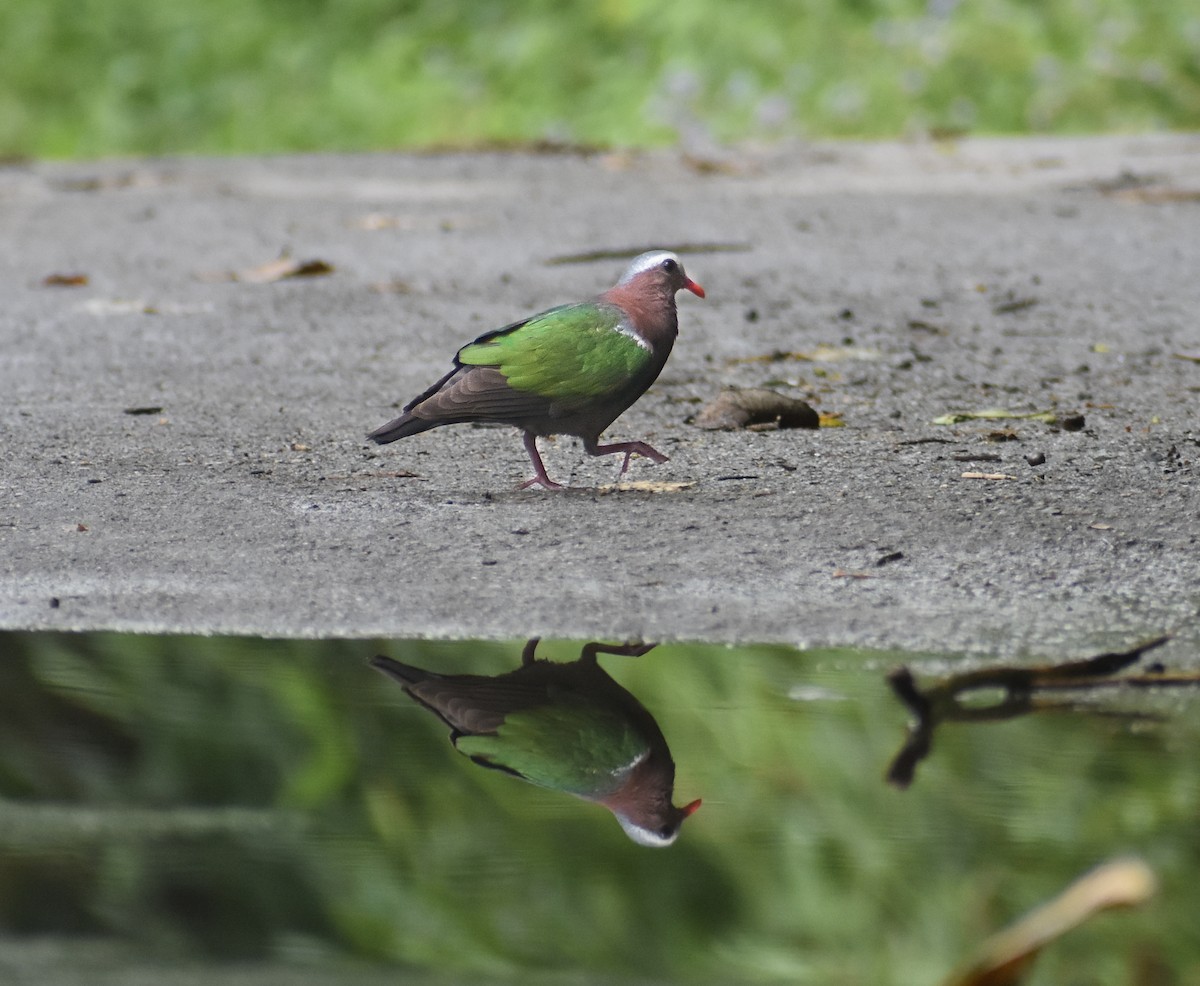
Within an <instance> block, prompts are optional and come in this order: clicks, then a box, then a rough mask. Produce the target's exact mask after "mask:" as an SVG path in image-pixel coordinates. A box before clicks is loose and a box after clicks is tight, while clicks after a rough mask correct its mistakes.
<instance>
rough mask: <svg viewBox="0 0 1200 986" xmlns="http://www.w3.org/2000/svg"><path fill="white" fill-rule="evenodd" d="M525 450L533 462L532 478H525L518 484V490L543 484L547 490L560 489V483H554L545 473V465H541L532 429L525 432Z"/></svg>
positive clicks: (535, 437) (535, 436)
mask: <svg viewBox="0 0 1200 986" xmlns="http://www.w3.org/2000/svg"><path fill="white" fill-rule="evenodd" d="M525 451H526V452H528V453H529V460H530V461H531V462H532V463H533V473H534V475H533V479H527V480H526V481H525V482H523V483H522V484H521V485H520V486H518V487H517V489H519V490H527V489H529V487H531V486H539V485H540V486H544V487H546V489H548V490H561V489H562V488H563V487H562V483H556V482H555V481H554V480H553V479H551V478H550V477H549V476H547V475H546V467H545V466H544V465H542V457H541V456H540V455H538V448H537V435H535V434H534V433H533V432H532V431H527V432H525Z"/></svg>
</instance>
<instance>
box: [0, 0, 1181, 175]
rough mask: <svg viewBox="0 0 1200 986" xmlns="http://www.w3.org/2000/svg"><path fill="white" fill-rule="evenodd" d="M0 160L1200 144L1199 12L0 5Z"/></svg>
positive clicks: (792, 4)
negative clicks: (783, 142)
mask: <svg viewBox="0 0 1200 986" xmlns="http://www.w3.org/2000/svg"><path fill="white" fill-rule="evenodd" d="M0 64H3V65H4V67H5V70H4V73H3V74H2V75H0V153H4V154H33V155H50V156H93V155H105V154H133V153H167V152H171V153H179V152H190V153H197V152H200V153H228V152H268V151H294V150H306V149H322V150H338V149H340V150H351V149H359V150H362V149H375V148H391V147H420V146H428V145H430V144H453V145H460V146H461V145H475V144H479V143H481V142H487V141H530V140H540V139H546V138H549V139H553V140H565V141H573V142H584V143H600V144H622V145H629V144H632V145H646V144H662V143H667V142H670V141H673V140H675V139H677V138H679V137H681V136H682V137H684V138H685V139H694V138H697V137H700V136H703V137H705V138H708V137H716V138H718V139H746V138H755V137H772V136H776V135H797V134H799V135H843V136H880V135H892V136H895V135H902V134H906V133H913V132H925V131H928V130H931V129H932V130H948V131H952V132H985V133H986V132H992V133H995V132H1008V133H1013V132H1025V131H1030V130H1033V131H1058V132H1078V131H1084V130H1110V129H1146V128H1161V127H1173V128H1194V127H1196V126H1197V125H1198V124H1200V15H1198V14H1197V10H1196V6H1195V4H1194V2H1193V0H1155V2H1154V3H1140V2H1138V0H1047V2H1044V3H1031V2H1028V0H974V2H970V3H964V2H956V0H935V2H926V0H840V2H839V0H821V2H812V0H807V2H800V0H780V2H776V3H756V4H747V5H743V6H741V7H739V8H738V9H737V11H736V14H734V13H733V12H731V10H730V8H729V7H728V5H725V4H721V3H718V2H716V0H694V2H691V3H687V4H669V5H663V4H659V3H649V2H647V0H604V2H600V3H586V4H562V3H552V2H549V0H520V2H514V3H505V4H486V3H476V2H470V0H438V2H436V3H434V2H430V0H424V2H423V0H339V2H337V3H333V2H329V0H198V2H195V3H187V4H176V3H155V2H152V0H8V2H7V3H5V4H2V5H0Z"/></svg>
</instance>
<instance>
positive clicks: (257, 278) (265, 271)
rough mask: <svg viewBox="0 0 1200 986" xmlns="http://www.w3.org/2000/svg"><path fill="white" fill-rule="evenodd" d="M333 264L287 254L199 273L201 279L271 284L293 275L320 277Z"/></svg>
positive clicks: (329, 272) (331, 270) (330, 272)
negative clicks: (241, 267)
mask: <svg viewBox="0 0 1200 986" xmlns="http://www.w3.org/2000/svg"><path fill="white" fill-rule="evenodd" d="M333 271H334V266H333V264H331V263H329V262H328V261H325V260H317V259H313V260H296V259H295V258H294V257H290V256H288V255H287V254H283V255H282V256H279V257H276V258H275V259H274V260H269V261H267V263H265V264H260V265H259V266H258V267H247V268H245V269H244V270H231V271H224V272H219V273H205V274H201V275H200V279H201V280H202V281H242V282H244V283H246V284H271V283H273V282H275V281H283V280H286V279H288V278H293V277H321V276H323V275H325V274H332V273H333Z"/></svg>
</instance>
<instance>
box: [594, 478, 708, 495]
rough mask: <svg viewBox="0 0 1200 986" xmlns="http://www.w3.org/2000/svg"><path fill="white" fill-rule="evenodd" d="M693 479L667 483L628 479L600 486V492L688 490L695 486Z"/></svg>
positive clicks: (671, 491)
mask: <svg viewBox="0 0 1200 986" xmlns="http://www.w3.org/2000/svg"><path fill="white" fill-rule="evenodd" d="M695 485H696V483H695V480H692V481H690V482H680V483H668V482H658V481H655V480H628V481H626V482H623V483H610V484H609V485H607V486H601V487H600V492H601V493H679V492H680V491H682V490H690V489H691V488H692V487H693V486H695Z"/></svg>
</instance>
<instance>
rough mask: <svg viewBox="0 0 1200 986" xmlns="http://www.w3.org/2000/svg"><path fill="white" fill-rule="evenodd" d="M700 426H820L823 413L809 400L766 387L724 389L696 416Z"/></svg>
mask: <svg viewBox="0 0 1200 986" xmlns="http://www.w3.org/2000/svg"><path fill="white" fill-rule="evenodd" d="M692 424H694V425H695V426H696V427H697V428H706V429H708V430H710V431H736V430H737V429H739V428H754V427H756V426H763V428H764V429H772V428H780V429H782V428H819V427H820V425H821V419H820V416H819V415H818V414H817V412H816V411H814V410H813V409H812V407H810V406H809V405H808V404H806V403H805V402H804V401H802V400H797V399H796V398H794V397H787V396H785V395H783V394H779V393H776V392H775V391H773V390H767V389H765V388H750V389H747V390H733V389H730V390H723V391H721V393H720V394H718V395H717V399H716V400H714V401H713V402H712V403H711V404H707V405H705V406H704V407H703V408H702V409H701V410H700V413H699V414H697V415H696V416H695V418H693V419H692Z"/></svg>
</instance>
